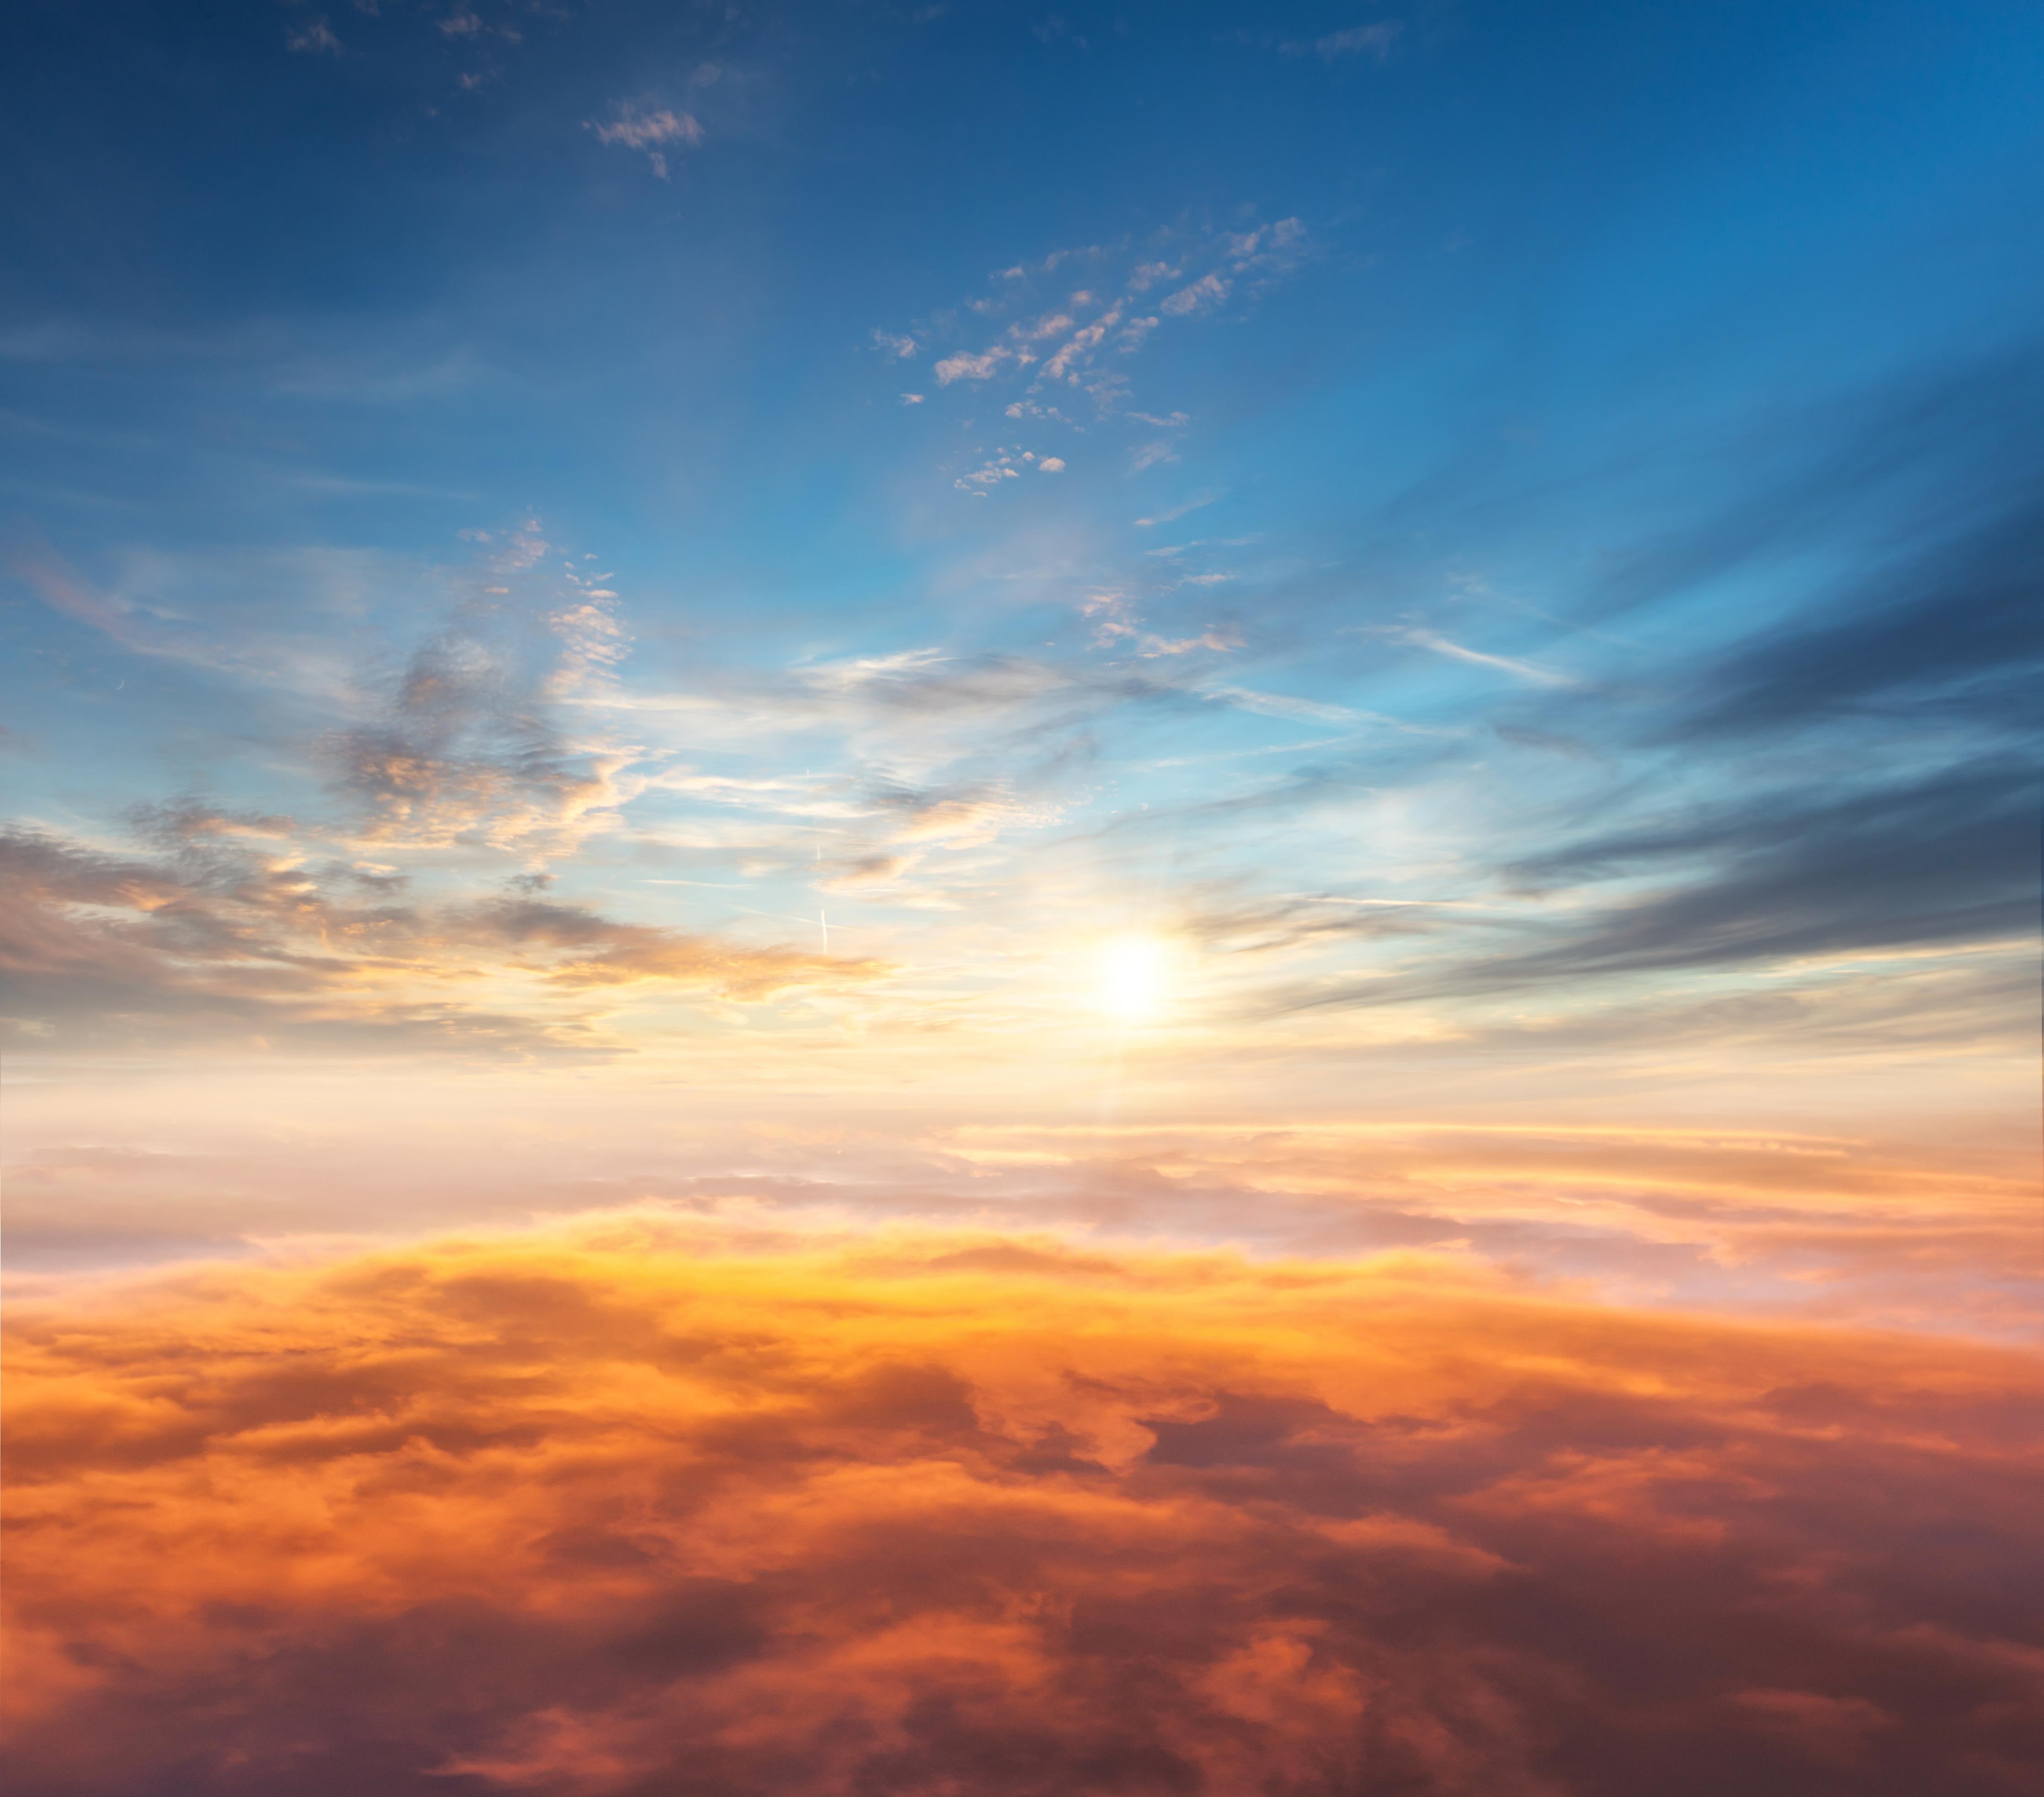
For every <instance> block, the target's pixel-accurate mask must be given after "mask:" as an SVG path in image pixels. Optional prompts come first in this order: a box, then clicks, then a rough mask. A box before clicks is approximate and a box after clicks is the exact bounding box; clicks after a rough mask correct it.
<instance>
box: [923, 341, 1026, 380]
mask: <svg viewBox="0 0 2044 1797" xmlns="http://www.w3.org/2000/svg"><path fill="white" fill-rule="evenodd" d="M1014 353H1015V352H1014V351H1012V350H1011V349H1009V348H1008V347H1005V345H1003V344H995V345H994V346H993V348H991V349H989V350H987V351H985V352H984V353H983V354H982V355H966V354H965V353H964V352H963V351H960V352H959V354H958V355H947V356H946V357H945V358H944V359H943V360H942V361H941V362H939V363H938V364H937V367H936V374H937V384H938V385H939V386H950V385H951V382H954V381H984V380H987V379H989V378H991V377H992V375H993V371H994V370H995V369H997V368H998V367H1000V366H1001V363H1004V362H1006V361H1009V360H1011V359H1012V358H1013V356H1014Z"/></svg>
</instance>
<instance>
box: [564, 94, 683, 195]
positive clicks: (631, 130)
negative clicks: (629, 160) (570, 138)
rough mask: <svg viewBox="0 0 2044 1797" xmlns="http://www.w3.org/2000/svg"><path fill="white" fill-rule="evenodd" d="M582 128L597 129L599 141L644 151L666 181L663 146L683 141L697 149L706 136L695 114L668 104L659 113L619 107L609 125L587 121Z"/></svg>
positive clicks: (595, 130)
mask: <svg viewBox="0 0 2044 1797" xmlns="http://www.w3.org/2000/svg"><path fill="white" fill-rule="evenodd" d="M582 129H584V130H585V131H594V132H595V133H596V140H597V142H598V143H599V144H623V145H624V148H627V149H628V150H643V151H644V152H645V153H646V160H647V164H648V165H649V166H650V167H651V169H652V171H653V172H654V174H655V175H658V176H659V178H660V179H661V180H663V181H664V180H666V179H667V155H666V152H665V148H664V146H666V145H669V144H686V145H687V146H689V147H690V148H694V147H695V146H696V145H697V144H700V143H701V142H702V140H703V136H704V132H703V128H702V126H701V125H700V124H699V123H698V122H697V120H696V117H695V115H694V113H676V112H673V111H670V110H669V109H667V108H665V107H663V108H662V109H660V110H659V112H656V113H641V112H640V111H639V110H638V109H637V108H636V107H634V106H620V107H619V108H618V109H617V117H616V118H614V119H613V120H612V121H610V123H609V124H608V125H598V124H597V123H596V122H595V121H594V120H586V121H584V122H583V125H582Z"/></svg>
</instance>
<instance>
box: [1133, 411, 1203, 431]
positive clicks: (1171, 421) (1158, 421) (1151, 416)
mask: <svg viewBox="0 0 2044 1797" xmlns="http://www.w3.org/2000/svg"><path fill="white" fill-rule="evenodd" d="M1128 416H1129V417H1131V418H1133V419H1135V420H1137V421H1138V422H1139V423H1142V424H1155V426H1156V427H1157V428H1158V429H1159V430H1165V431H1182V430H1183V429H1184V428H1185V427H1186V425H1188V424H1190V423H1191V422H1192V420H1191V419H1189V418H1188V417H1186V416H1185V413H1182V412H1174V413H1171V414H1170V417H1165V418H1160V417H1158V416H1157V414H1156V413H1154V412H1131V413H1129V414H1128Z"/></svg>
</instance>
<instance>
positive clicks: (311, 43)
mask: <svg viewBox="0 0 2044 1797" xmlns="http://www.w3.org/2000/svg"><path fill="white" fill-rule="evenodd" d="M284 44H285V48H286V49H290V50H294V51H297V52H299V53H300V54H301V55H305V56H339V55H340V53H341V50H340V39H339V38H338V37H336V36H334V34H333V27H332V25H328V23H327V21H326V19H325V15H324V14H322V15H321V17H317V18H314V19H309V20H307V21H306V22H305V24H304V25H302V26H301V27H300V28H299V29H298V30H296V31H294V32H292V33H290V35H289V36H287V37H286V39H285V40H284Z"/></svg>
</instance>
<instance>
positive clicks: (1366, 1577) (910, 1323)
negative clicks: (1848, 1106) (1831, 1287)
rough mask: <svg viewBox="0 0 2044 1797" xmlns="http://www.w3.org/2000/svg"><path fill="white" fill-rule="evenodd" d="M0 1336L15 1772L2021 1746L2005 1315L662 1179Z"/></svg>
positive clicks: (1185, 1766) (2022, 1531)
mask: <svg viewBox="0 0 2044 1797" xmlns="http://www.w3.org/2000/svg"><path fill="white" fill-rule="evenodd" d="M8 1329H9V1332H10V1347H9V1381H8V1398H9V1402H10V1407H11V1413H12V1414H11V1419H10V1430H9V1453H10V1485H11V1495H10V1503H11V1505H12V1507H13V1526H14V1528H15V1529H16V1530H17V1531H19V1533H18V1534H17V1539H33V1541H34V1542H35V1543H36V1544H37V1550H36V1552H35V1553H33V1555H29V1554H21V1555H17V1559H16V1563H15V1565H13V1568H12V1569H10V1579H9V1580H8V1585H7V1591H6V1600H7V1603H8V1604H9V1606H10V1609H11V1611H12V1612H13V1626H12V1628H11V1629H10V1642H11V1650H10V1698H11V1700H12V1703H13V1720H12V1723H11V1729H10V1733H11V1737H12V1739H11V1744H10V1745H11V1763H12V1767H13V1776H14V1780H15V1787H16V1788H17V1789H19V1790H21V1791H23V1792H24V1793H25V1797H54V1794H55V1793H56V1792H59V1791H63V1792H64V1793H67V1794H68V1797H114V1794H116V1793H121V1794H125V1793H128V1792H131V1791H137V1790H146V1789H153V1788H156V1787H160V1786H162V1785H163V1784H165V1783H166V1782H167V1781H175V1783H176V1784H177V1785H178V1787H179V1788H180V1789H183V1790H189V1791H197V1792H205V1793H209V1794H219V1797H229V1794H232V1793H243V1792H250V1793H252V1792H255V1791H265V1790H268V1791H274V1790H277V1789H279V1788H289V1789H290V1790H291V1791H294V1793H299V1794H302V1797H325V1794H326V1793H335V1794H339V1793H342V1792H350V1793H352V1792H355V1791H362V1790H365V1789H371V1788H373V1789H375V1790H377V1791H385V1792H390V1793H392V1794H394V1797H410V1794H413V1793H417V1794H419V1797H425V1793H428V1792H433V1791H444V1790H447V1789H448V1788H450V1787H451V1786H455V1785H459V1786H464V1787H470V1788H473V1789H475V1790H477V1791H532V1790H540V1791H559V1792H563V1793H568V1792H573V1793H576V1794H578V1797H627V1794H628V1793H636V1792H641V1791H647V1790H649V1789H652V1788H655V1787H659V1786H661V1785H663V1784H666V1783H669V1782H671V1780H672V1779H673V1777H674V1768H677V1767H684V1766H685V1767H687V1768H690V1773H689V1776H690V1780H691V1781H692V1782H693V1783H694V1784H695V1785H696V1786H697V1787H700V1788H701V1789H702V1790H704V1791H713V1792H719V1793H730V1794H732V1797H738V1794H740V1793H751V1792H757V1791H763V1790H768V1789H771V1790H773V1791H777V1792H780V1793H783V1794H786V1797H834V1794H836V1793H841V1792H843V1791H851V1790H862V1789H873V1790H886V1791H942V1790H959V1789H969V1790H971V1791H975V1792H979V1793H985V1794H987V1797H1024V1794H1025V1793H1040V1792H1042V1791H1047V1790H1074V1789H1078V1790H1109V1789H1112V1790H1125V1791H1196V1790H1206V1791H1258V1790H1265V1791H1267V1790H1270V1789H1273V1788H1281V1789H1284V1790H1287V1791H1294V1792H1299V1793H1305V1794H1318V1793H1331V1792H1335V1791H1344V1792H1357V1793H1370V1794H1382V1797H1389V1794H1390V1793H1392V1792H1394V1791H1396V1792H1401V1793H1409V1794H1413V1797H1470V1794H1471V1793H1474V1792H1479V1791H1481V1792H1484V1793H1507V1792H1511V1793H1522V1794H1524V1797H1543V1794H1546V1793H1550V1792H1559V1791H1568V1792H1569V1793H1571V1794H1572V1797H1634V1794H1635V1793H1636V1792H1638V1791H1641V1790H1642V1789H1653V1790H1681V1789H1690V1790H1695V1791H1723V1790H1727V1789H1731V1788H1734V1787H1736V1788H1738V1789H1739V1790H1741V1791H1750V1792H1753V1793H1755V1794H1756V1797H1791V1794H1794V1797H1802V1794H1804V1793H1807V1792H1809V1791H1815V1790H1837V1791H1845V1790H1850V1791H1852V1792H1853V1793H1854V1797H1918V1794H1919V1793H1921V1792H1923V1791H1931V1790H1934V1791H1939V1792H1941V1793H1946V1792H1949V1793H1953V1794H1954V1797H2014V1794H2015V1793H2016V1792H2017V1791H2020V1790H2021V1789H2022V1788H2023V1784H2024V1781H2025V1780H2026V1778H2027V1768H2028V1767H2030V1766H2031V1765H2033V1764H2034V1763H2035V1760H2036V1757H2037V1754H2038V1751H2039V1748H2040V1745H2044V1734H2040V1730H2044V1689H2041V1688H2040V1680H2039V1672H2038V1660H2039V1653H2038V1649H2039V1643H2038V1639H2037V1634H2036V1622H2037V1617H2036V1607H2035V1605H2034V1603H2033V1602H2031V1601H2030V1597H2029V1585H2030V1582H2031V1580H2033V1579H2034V1576H2035V1571H2036V1569H2037V1568H2038V1565H2039V1564H2040V1549H2044V1542H2040V1539H2039V1522H2038V1518H2039V1516H2040V1514H2044V1509H2040V1507H2039V1506H2038V1504H2037V1503H2036V1502H2035V1491H2034V1485H2035V1480H2036V1477H2037V1469H2038V1430H2037V1428H2036V1425H2035V1420H2034V1409H2033V1407H2032V1405H2031V1402H2030V1394H2031V1392H2033V1391H2034V1388H2035V1384H2036V1382H2037V1380H2038V1377H2039V1369H2038V1365H2037V1363H2036V1361H2035V1358H2034V1356H2033V1355H2030V1354H2021V1353H2014V1352H2004V1351H1997V1350H1988V1349H1983V1348H1978V1347H1974V1346H1968V1345H1965V1344H1961V1343H1958V1342H1939V1341H1936V1340H1926V1339H1921V1338H1898V1337H1894V1336H1885V1335H1878V1334H1855V1333H1852V1332H1850V1331H1844V1330H1828V1331H1827V1330H1813V1329H1808V1328H1797V1329H1782V1328H1768V1327H1758V1326H1752V1325H1746V1326H1738V1325H1726V1324H1721V1323H1704V1322H1701V1321H1698V1320H1695V1319H1688V1318H1683V1317H1678V1316H1658V1317H1656V1316H1646V1315H1638V1314H1635V1313H1627V1312H1625V1311H1616V1310H1611V1309H1598V1308H1596V1307H1589V1306H1583V1305H1577V1304H1569V1303H1568V1302H1566V1301H1563V1300H1558V1299H1555V1298H1552V1297H1548V1298H1542V1297H1539V1296H1529V1295H1526V1294H1522V1293H1519V1292H1514V1291H1512V1290H1511V1289H1510V1288H1506V1287H1502V1286H1500V1285H1498V1284H1496V1283H1494V1282H1490V1281H1485V1280H1483V1279H1481V1278H1478V1277H1474V1276H1472V1275H1470V1274H1469V1273H1466V1272H1465V1271H1462V1270H1461V1269H1458V1267H1457V1266H1456V1265H1455V1263H1454V1261H1452V1260H1451V1259H1439V1258H1436V1259H1431V1260H1430V1259H1427V1258H1423V1257H1418V1256H1414V1255H1411V1254H1405V1255H1391V1256H1386V1257H1384V1258H1380V1259H1377V1260H1375V1261H1360V1262H1358V1261H1346V1262H1343V1261H1336V1262H1326V1261H1323V1262H1317V1263H1304V1262H1296V1261H1293V1262H1278V1263H1274V1264H1267V1265H1251V1264H1248V1263H1245V1262H1243V1261H1240V1260H1239V1259H1236V1258H1232V1257H1230V1256H1227V1255H1222V1254H1206V1255H1187V1256H1181V1257H1178V1258H1170V1257H1163V1256H1145V1255H1139V1254H1127V1253H1114V1252H1103V1251H1101V1250H1099V1249H1097V1247H1089V1248H1086V1249H1084V1250H1075V1249H1074V1247H1073V1246H1070V1245H1069V1244H1067V1243H1066V1242H1061V1241H1059V1240H1058V1239H1057V1238H1051V1237H1037V1238H1017V1237H1014V1236H1004V1235H1000V1234H991V1233H978V1234H974V1233H970V1232H950V1233H933V1232H927V1231H912V1230H901V1231H894V1232H892V1233H889V1234H882V1235H879V1236H865V1237H862V1238H857V1239H854V1240H847V1241H843V1242H839V1241H834V1240H832V1238H828V1237H827V1236H822V1235H816V1236H812V1237H811V1238H809V1239H808V1240H807V1241H806V1242H805V1240H804V1239H802V1238H795V1237H783V1238H778V1239H774V1238H762V1237H761V1236H760V1235H759V1234H758V1232H755V1234H754V1237H753V1242H752V1246H751V1249H750V1251H747V1250H746V1249H745V1248H744V1247H743V1246H740V1243H739V1242H736V1241H734V1240H733V1239H732V1238H729V1237H728V1236H726V1235H724V1234H720V1233H719V1232H718V1231H717V1230H716V1229H715V1228H713V1227H705V1226H702V1225H699V1224H698V1225H691V1224H690V1223H686V1221H683V1220H681V1219H678V1218H676V1217H674V1216H672V1215H663V1214H661V1213H659V1212H658V1211H652V1212H642V1213H638V1214H632V1213H625V1214H621V1215H613V1216H610V1217H605V1218H597V1219H591V1220H590V1221H589V1222H587V1223H585V1224H583V1225H582V1226H580V1227H578V1228H577V1229H575V1230H573V1231H556V1232H551V1233H546V1234H526V1235H489V1234H471V1235H470V1236H467V1237H465V1238H459V1239H456V1240H450V1241H447V1242H439V1243H433V1244H428V1245H425V1246H416V1247H406V1248H401V1249H394V1250H389V1251H386V1252H382V1253H378V1254H367V1255H363V1256H359V1257H357V1258H352V1259H344V1260H340V1261H332V1262H328V1263H325V1264H321V1265H309V1266H303V1267H299V1268H297V1269H253V1268H241V1269H229V1268H224V1267H220V1268H212V1269H205V1270H203V1271H200V1272H197V1273H192V1274H190V1275H188V1276H186V1277H183V1278H182V1279H174V1280H170V1281H159V1282H158V1283H157V1284H154V1285H152V1286H148V1287H144V1288H132V1287H131V1288H129V1290H128V1291H126V1292H125V1293H124V1294H122V1296H121V1301H120V1302H118V1303H116V1304H108V1303H105V1302H101V1301H98V1300H96V1299H95V1297H94V1295H93V1294H92V1292H90V1290H89V1289H86V1290H82V1291H81V1292H79V1295H78V1296H77V1297H76V1298H75V1299H71V1300H59V1301H57V1302H56V1303H54V1304H50V1303H45V1304H23V1303H17V1304H13V1305H11V1306H10V1312H9V1316H8ZM137 1717H146V1718H148V1724H149V1726H147V1727H138V1726H135V1723H136V1718H137Z"/></svg>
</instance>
